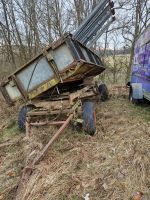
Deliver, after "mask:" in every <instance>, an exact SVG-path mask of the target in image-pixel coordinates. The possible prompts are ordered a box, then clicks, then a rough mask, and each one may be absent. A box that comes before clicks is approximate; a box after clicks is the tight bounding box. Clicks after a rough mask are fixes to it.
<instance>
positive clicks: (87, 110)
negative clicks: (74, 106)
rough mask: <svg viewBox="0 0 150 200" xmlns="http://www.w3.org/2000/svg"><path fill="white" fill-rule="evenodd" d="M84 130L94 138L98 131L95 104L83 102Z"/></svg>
mask: <svg viewBox="0 0 150 200" xmlns="http://www.w3.org/2000/svg"><path fill="white" fill-rule="evenodd" d="M83 130H84V131H85V132H87V133H88V134H89V135H91V136H93V135H94V133H95V131H96V115H95V110H94V102H92V101H85V102H83Z"/></svg>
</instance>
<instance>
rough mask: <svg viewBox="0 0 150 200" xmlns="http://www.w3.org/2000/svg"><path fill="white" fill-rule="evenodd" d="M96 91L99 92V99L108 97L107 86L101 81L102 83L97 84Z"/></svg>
mask: <svg viewBox="0 0 150 200" xmlns="http://www.w3.org/2000/svg"><path fill="white" fill-rule="evenodd" d="M98 91H99V94H100V100H101V101H106V100H108V97H109V92H108V88H107V86H106V85H105V84H104V83H103V84H100V85H99V86H98Z"/></svg>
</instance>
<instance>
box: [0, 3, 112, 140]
mask: <svg viewBox="0 0 150 200" xmlns="http://www.w3.org/2000/svg"><path fill="white" fill-rule="evenodd" d="M114 20H115V11H114V3H113V1H111V0H101V1H99V3H98V5H97V6H96V7H95V9H94V10H93V11H92V13H91V14H90V15H89V16H88V17H87V18H86V19H85V21H84V22H83V23H82V24H81V26H80V27H79V28H78V29H77V30H76V31H75V33H74V34H70V33H66V34H65V35H64V36H63V37H61V38H60V39H58V40H57V41H55V42H53V43H52V44H51V45H50V46H49V47H48V48H47V49H45V50H44V51H43V52H42V53H41V54H39V55H38V56H36V57H35V58H33V59H32V60H31V61H29V62H28V63H26V64H25V65H24V66H22V67H21V68H20V69H18V70H17V71H15V72H14V73H12V74H11V75H10V76H8V78H7V80H6V81H4V82H3V83H1V87H0V89H1V92H2V94H3V96H4V98H5V100H6V102H7V103H8V104H9V105H14V104H15V102H16V101H18V100H19V99H22V100H23V101H24V104H25V105H24V106H23V107H22V108H21V110H20V112H19V117H18V124H19V127H20V128H21V129H25V130H26V134H27V135H28V136H29V135H30V127H31V126H40V125H46V124H50V125H61V128H60V129H59V130H58V132H57V133H56V134H55V135H54V137H53V138H55V139H56V138H57V135H59V134H60V133H61V132H62V131H63V129H64V128H65V127H66V126H67V124H68V123H69V122H70V121H71V120H72V119H74V122H75V123H81V124H82V125H83V129H84V130H85V131H86V132H87V133H89V134H91V135H93V134H94V132H95V130H96V127H95V121H96V116H95V111H94V101H95V100H96V97H99V92H100V93H101V96H103V97H104V96H105V97H107V89H106V87H105V85H101V86H100V87H99V85H97V84H93V81H92V78H91V77H94V76H96V75H99V74H101V73H102V72H103V71H104V70H105V67H104V64H103V62H102V60H101V58H100V57H99V56H98V55H97V54H95V53H94V52H93V51H92V50H90V47H92V46H93V44H94V43H95V42H96V40H97V39H98V38H99V37H100V36H101V35H102V34H103V33H104V32H105V31H106V30H107V28H108V27H109V25H110V24H111V23H112V22H113V21H114ZM80 108H82V109H80ZM79 110H80V111H81V113H82V114H81V115H82V119H79V118H78V114H79V113H80V111H79ZM81 115H80V116H81ZM65 117H66V120H64V118H65ZM53 138H52V141H53ZM55 139H54V140H55ZM50 143H51V142H50Z"/></svg>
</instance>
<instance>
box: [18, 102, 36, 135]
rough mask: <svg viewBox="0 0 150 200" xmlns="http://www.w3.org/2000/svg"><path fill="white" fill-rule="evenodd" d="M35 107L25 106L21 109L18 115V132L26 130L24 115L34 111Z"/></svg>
mask: <svg viewBox="0 0 150 200" xmlns="http://www.w3.org/2000/svg"><path fill="white" fill-rule="evenodd" d="M35 108H36V106H34V105H25V106H23V107H22V108H21V110H20V112H19V114H18V127H19V129H20V130H22V131H24V132H25V130H26V115H27V112H29V111H31V110H33V109H35Z"/></svg>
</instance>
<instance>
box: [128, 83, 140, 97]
mask: <svg viewBox="0 0 150 200" xmlns="http://www.w3.org/2000/svg"><path fill="white" fill-rule="evenodd" d="M131 89H132V95H133V98H134V99H143V88H142V83H131Z"/></svg>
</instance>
